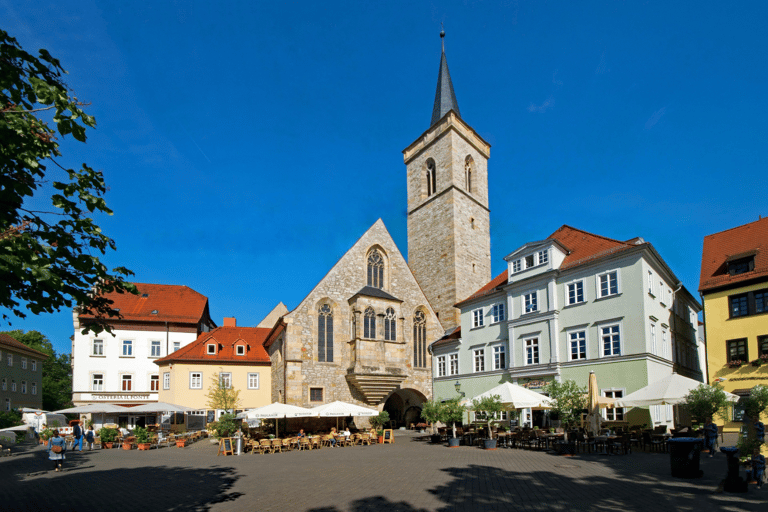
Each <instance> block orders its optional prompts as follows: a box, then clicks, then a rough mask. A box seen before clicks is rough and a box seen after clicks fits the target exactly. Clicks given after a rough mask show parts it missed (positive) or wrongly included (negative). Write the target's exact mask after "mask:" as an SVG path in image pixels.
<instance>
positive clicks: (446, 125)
mask: <svg viewBox="0 0 768 512" xmlns="http://www.w3.org/2000/svg"><path fill="white" fill-rule="evenodd" d="M440 37H441V38H444V37H445V32H441V33H440ZM490 154H491V146H490V144H488V143H487V142H485V141H484V140H483V139H482V138H481V137H480V136H479V135H478V134H477V133H475V131H474V130H473V129H472V128H471V127H470V126H469V125H468V124H467V123H466V122H464V121H463V120H462V119H461V115H460V113H459V105H458V103H457V102H456V95H455V94H454V92H453V84H452V83H451V75H450V73H449V72H448V61H447V60H446V58H445V45H444V44H443V52H442V55H441V57H440V70H439V72H438V75H437V92H436V93H435V105H434V108H433V109H432V121H431V124H430V127H429V129H428V130H427V131H426V132H424V133H423V134H422V135H421V136H419V138H418V139H416V141H415V142H413V143H412V144H411V145H410V146H408V147H407V148H406V149H405V150H403V155H404V160H405V166H406V173H407V176H408V187H407V189H408V266H409V267H410V268H411V271H412V272H413V274H414V276H415V277H416V280H417V281H418V282H419V285H420V286H421V288H422V290H424V294H425V295H426V296H427V299H429V302H430V303H431V305H432V307H433V309H434V310H435V312H436V313H437V314H438V316H439V318H440V322H441V324H442V326H443V328H444V329H446V330H448V329H451V328H453V327H456V326H458V325H461V321H460V318H459V310H458V309H456V308H454V307H453V305H454V304H456V303H457V302H459V301H461V300H464V299H466V298H467V297H469V295H471V294H472V293H474V292H476V291H477V290H478V289H480V288H481V287H482V286H484V285H485V284H487V283H488V282H489V281H490V280H491V232H490V210H489V209H488V158H489V157H490Z"/></svg>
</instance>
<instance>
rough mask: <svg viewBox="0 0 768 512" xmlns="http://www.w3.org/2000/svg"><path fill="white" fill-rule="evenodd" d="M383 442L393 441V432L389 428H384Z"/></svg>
mask: <svg viewBox="0 0 768 512" xmlns="http://www.w3.org/2000/svg"><path fill="white" fill-rule="evenodd" d="M384 442H385V443H394V442H395V433H394V431H393V430H392V429H391V428H388V429H386V430H384Z"/></svg>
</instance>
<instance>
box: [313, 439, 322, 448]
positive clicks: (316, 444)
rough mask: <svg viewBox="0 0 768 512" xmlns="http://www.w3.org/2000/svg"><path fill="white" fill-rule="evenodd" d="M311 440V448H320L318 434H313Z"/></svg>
mask: <svg viewBox="0 0 768 512" xmlns="http://www.w3.org/2000/svg"><path fill="white" fill-rule="evenodd" d="M311 440H312V443H311V444H312V448H313V449H314V448H317V449H318V450H319V449H320V448H322V446H320V436H314V437H312V439H311Z"/></svg>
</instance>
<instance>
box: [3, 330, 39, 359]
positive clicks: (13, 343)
mask: <svg viewBox="0 0 768 512" xmlns="http://www.w3.org/2000/svg"><path fill="white" fill-rule="evenodd" d="M0 346H5V347H9V348H12V349H15V350H20V351H22V352H27V353H29V354H31V355H35V356H37V357H40V358H43V359H47V358H48V354H45V353H43V352H40V351H39V350H35V349H33V348H29V347H28V346H26V345H25V344H23V343H22V342H20V341H17V340H16V339H15V338H12V337H11V336H9V335H7V334H5V333H4V332H0Z"/></svg>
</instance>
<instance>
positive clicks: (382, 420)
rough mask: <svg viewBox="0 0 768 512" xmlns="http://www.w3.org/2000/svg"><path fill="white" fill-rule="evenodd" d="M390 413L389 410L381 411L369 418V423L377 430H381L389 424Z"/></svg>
mask: <svg viewBox="0 0 768 512" xmlns="http://www.w3.org/2000/svg"><path fill="white" fill-rule="evenodd" d="M389 421H390V420H389V413H388V412H387V411H381V412H380V413H379V414H377V415H376V416H371V417H370V418H368V423H370V424H371V426H372V427H373V428H375V429H376V430H380V429H382V428H384V427H386V426H387V425H388V424H389Z"/></svg>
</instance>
